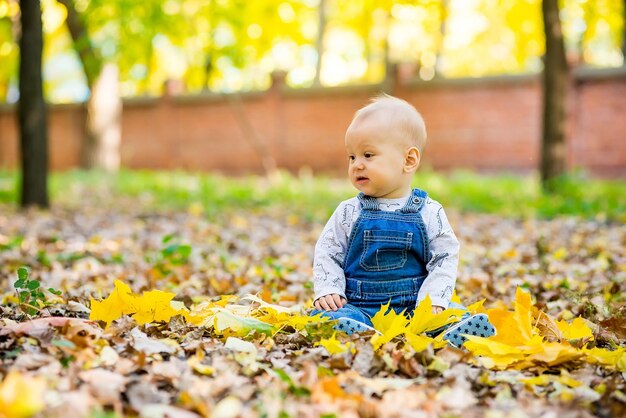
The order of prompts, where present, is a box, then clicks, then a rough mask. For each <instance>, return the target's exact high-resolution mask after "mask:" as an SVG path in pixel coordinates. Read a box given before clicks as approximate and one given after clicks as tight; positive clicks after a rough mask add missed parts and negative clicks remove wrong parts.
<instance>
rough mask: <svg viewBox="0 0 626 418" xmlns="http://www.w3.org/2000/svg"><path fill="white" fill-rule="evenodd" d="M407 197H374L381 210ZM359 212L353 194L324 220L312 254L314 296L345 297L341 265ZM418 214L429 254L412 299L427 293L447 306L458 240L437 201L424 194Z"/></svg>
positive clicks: (399, 204)
mask: <svg viewBox="0 0 626 418" xmlns="http://www.w3.org/2000/svg"><path fill="white" fill-rule="evenodd" d="M409 197H410V196H407V197H402V198H399V199H378V202H379V208H380V210H383V211H394V210H396V209H400V208H402V207H403V206H404V205H405V204H406V202H407V200H408V199H409ZM360 213H361V207H360V204H359V200H358V198H357V197H353V198H352V199H348V200H345V201H343V202H341V203H340V204H339V206H337V209H335V212H334V213H333V214H332V216H331V217H330V219H329V220H328V222H327V223H326V226H325V227H324V230H323V231H322V234H321V235H320V238H319V240H318V241H317V244H316V245H315V256H314V258H313V289H314V291H315V299H318V298H320V297H322V296H325V295H329V294H332V293H337V294H339V295H341V296H343V297H344V298H345V297H346V295H345V290H346V278H345V275H344V271H343V268H342V265H343V262H344V259H345V256H346V253H347V251H348V239H349V237H350V233H351V232H352V227H353V226H354V223H355V222H356V220H357V218H358V217H359V214H360ZM420 214H421V215H422V219H423V220H424V225H425V226H426V231H427V235H428V243H429V249H430V255H429V256H428V259H427V260H426V262H427V264H426V270H427V271H428V276H427V277H426V279H425V280H424V283H423V284H422V287H421V288H420V290H419V293H418V296H417V301H416V303H418V302H419V301H421V300H422V299H424V298H425V297H426V295H430V299H431V301H432V304H433V305H434V306H442V307H444V308H447V307H448V303H449V302H450V298H451V297H452V292H453V291H454V285H455V283H456V274H457V269H458V264H459V241H458V239H457V238H456V236H455V235H454V231H453V230H452V227H451V226H450V223H449V222H448V218H447V217H446V214H445V212H444V210H443V207H442V206H441V204H440V203H439V202H437V201H435V200H433V199H431V198H430V197H429V198H427V199H426V202H424V206H423V207H422V209H421V211H420Z"/></svg>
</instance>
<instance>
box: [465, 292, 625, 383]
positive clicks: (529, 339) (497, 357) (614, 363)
mask: <svg viewBox="0 0 626 418" xmlns="http://www.w3.org/2000/svg"><path fill="white" fill-rule="evenodd" d="M537 312H540V311H538V310H537ZM487 314H488V316H489V320H490V321H491V322H492V323H493V325H494V326H495V327H496V330H497V334H496V335H494V336H492V337H489V338H481V337H476V336H471V335H469V336H467V337H468V341H467V342H466V343H465V345H464V347H465V348H467V349H468V350H469V351H470V352H471V353H472V354H474V355H475V356H477V357H479V360H478V361H479V362H480V363H481V364H482V365H483V366H485V367H489V368H494V369H507V368H511V369H517V370H521V369H525V368H528V367H532V366H543V367H554V366H558V365H562V364H564V363H568V362H571V361H575V360H584V361H587V362H590V363H598V364H602V365H603V366H606V367H612V368H616V369H618V370H621V371H623V370H626V367H625V366H626V364H625V363H626V355H625V354H624V353H625V351H626V350H625V349H622V348H619V349H617V350H613V351H609V350H605V349H602V348H597V347H596V348H591V349H588V348H586V347H583V348H578V347H575V346H573V345H571V344H570V343H569V342H568V341H567V340H578V339H582V338H587V339H591V338H592V337H593V333H592V331H591V329H590V328H589V327H588V326H587V325H586V323H585V321H584V320H583V319H581V318H576V319H574V320H573V321H572V322H571V323H567V322H565V321H559V322H557V326H558V328H559V330H560V331H561V333H562V334H563V336H564V340H563V341H560V342H559V341H556V342H554V341H553V342H550V341H546V339H545V338H544V336H543V335H541V333H540V331H539V329H538V328H537V327H536V326H535V325H534V318H533V304H532V302H531V297H530V294H528V293H527V292H525V291H524V290H522V289H521V288H517V290H516V294H515V302H514V309H513V311H510V310H508V309H505V308H503V307H497V308H494V309H489V310H487ZM541 314H542V315H546V314H545V313H543V312H542V313H541Z"/></svg>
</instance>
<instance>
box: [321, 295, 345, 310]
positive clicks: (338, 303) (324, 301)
mask: <svg viewBox="0 0 626 418" xmlns="http://www.w3.org/2000/svg"><path fill="white" fill-rule="evenodd" d="M346 303H348V301H347V300H346V298H344V297H342V296H339V295H338V294H337V293H333V294H331V295H326V296H322V297H321V298H319V299H317V300H316V301H315V302H314V303H313V306H315V308H316V309H317V310H320V311H336V310H337V309H339V308H343V306H344V305H345V304H346Z"/></svg>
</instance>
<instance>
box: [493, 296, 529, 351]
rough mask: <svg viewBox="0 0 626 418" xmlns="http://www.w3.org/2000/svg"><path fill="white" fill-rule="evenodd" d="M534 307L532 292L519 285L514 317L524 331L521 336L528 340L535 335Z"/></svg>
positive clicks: (520, 329)
mask: <svg viewBox="0 0 626 418" xmlns="http://www.w3.org/2000/svg"><path fill="white" fill-rule="evenodd" d="M532 308H533V303H532V300H531V298H530V293H528V292H526V291H524V290H523V289H522V288H521V287H518V288H517V289H516V290H515V315H514V317H515V321H516V322H517V325H518V329H519V331H520V332H521V333H522V335H521V337H522V338H525V339H527V340H529V339H530V338H531V337H532V335H533V329H532V328H533V326H532ZM496 329H499V328H496Z"/></svg>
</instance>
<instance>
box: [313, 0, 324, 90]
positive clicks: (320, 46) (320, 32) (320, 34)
mask: <svg viewBox="0 0 626 418" xmlns="http://www.w3.org/2000/svg"><path fill="white" fill-rule="evenodd" d="M317 13H318V15H319V18H318V21H317V38H316V41H315V50H316V51H317V61H316V62H315V78H314V79H313V85H314V86H319V85H320V73H321V72H322V57H323V56H324V33H325V32H326V0H320V4H319V6H317Z"/></svg>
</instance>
